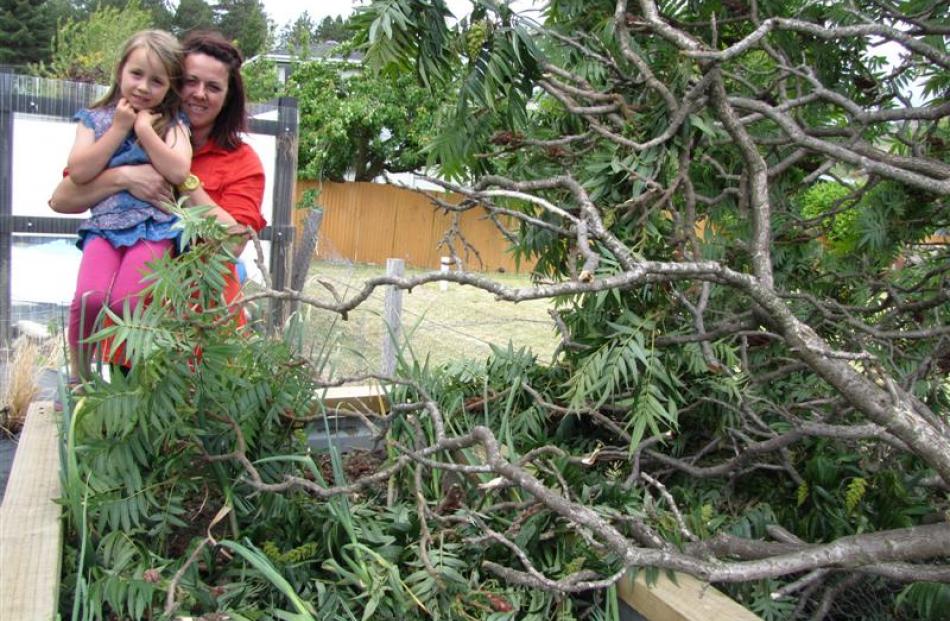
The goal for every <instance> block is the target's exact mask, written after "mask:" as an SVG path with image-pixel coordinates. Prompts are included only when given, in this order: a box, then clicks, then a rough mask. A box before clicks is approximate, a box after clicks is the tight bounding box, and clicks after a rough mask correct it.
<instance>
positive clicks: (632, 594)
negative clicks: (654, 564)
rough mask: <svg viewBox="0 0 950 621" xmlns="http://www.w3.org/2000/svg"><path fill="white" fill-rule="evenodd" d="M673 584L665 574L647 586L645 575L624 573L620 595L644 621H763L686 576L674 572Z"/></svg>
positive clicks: (716, 591) (717, 592)
mask: <svg viewBox="0 0 950 621" xmlns="http://www.w3.org/2000/svg"><path fill="white" fill-rule="evenodd" d="M675 577H676V583H675V584H674V583H673V581H672V580H670V579H669V578H668V577H667V576H666V573H665V572H663V573H661V574H660V578H659V579H658V580H657V581H656V583H655V584H653V585H651V586H647V582H646V579H645V578H644V572H642V571H640V572H637V576H636V578H633V577H632V574H629V573H628V574H627V575H626V576H624V577H623V579H621V581H620V583H619V585H618V586H619V593H620V597H621V599H623V600H624V601H625V602H626V603H627V604H628V605H629V606H630V607H631V608H633V609H634V610H636V611H637V612H638V613H640V614H641V615H642V616H643V617H644V618H645V619H647V621H762V619H761V617H759V616H758V615H756V614H754V613H753V612H752V611H751V610H749V609H748V608H746V607H744V606H742V605H741V604H739V602H737V601H735V600H734V599H732V598H730V597H729V596H727V595H726V594H725V593H723V592H722V591H719V590H717V589H715V588H714V587H712V586H710V585H708V584H706V583H704V582H700V581H699V580H697V579H696V578H694V577H692V576H690V575H689V574H683V573H676V574H675Z"/></svg>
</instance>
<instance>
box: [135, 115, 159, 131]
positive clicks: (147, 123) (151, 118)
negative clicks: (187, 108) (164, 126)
mask: <svg viewBox="0 0 950 621" xmlns="http://www.w3.org/2000/svg"><path fill="white" fill-rule="evenodd" d="M161 116H162V115H161V114H158V113H157V112H156V113H153V112H152V111H151V110H139V111H138V113H137V114H136V116H135V133H136V134H138V135H140V136H141V135H142V133H143V132H146V131H149V130H150V129H151V128H152V123H154V122H155V121H157V120H158V119H159V118H160V117H161Z"/></svg>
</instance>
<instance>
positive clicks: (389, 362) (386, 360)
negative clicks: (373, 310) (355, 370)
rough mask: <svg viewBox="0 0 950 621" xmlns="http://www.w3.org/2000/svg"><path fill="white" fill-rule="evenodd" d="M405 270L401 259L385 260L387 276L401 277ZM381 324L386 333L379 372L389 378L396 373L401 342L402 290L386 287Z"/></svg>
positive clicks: (404, 263)
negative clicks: (397, 352)
mask: <svg viewBox="0 0 950 621" xmlns="http://www.w3.org/2000/svg"><path fill="white" fill-rule="evenodd" d="M405 268H406V262H405V261H403V260H402V259H386V275H387V276H396V277H402V275H403V273H404V272H405ZM383 323H384V326H385V328H386V331H385V332H384V333H383V359H382V368H381V369H380V372H381V373H382V374H383V375H390V376H391V375H393V373H394V372H395V371H396V351H397V350H398V349H399V342H400V341H401V340H402V289H397V288H396V287H386V298H385V303H384V305H383Z"/></svg>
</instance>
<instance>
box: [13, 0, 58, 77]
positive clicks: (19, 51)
mask: <svg viewBox="0 0 950 621" xmlns="http://www.w3.org/2000/svg"><path fill="white" fill-rule="evenodd" d="M56 18H57V15H56V13H55V10H54V6H53V3H51V2H49V1H48V0H2V1H0V65H25V64H26V63H31V62H34V63H35V62H43V61H47V60H49V57H50V40H51V39H52V37H53V32H54V29H55V26H56Z"/></svg>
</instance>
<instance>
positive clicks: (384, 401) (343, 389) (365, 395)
mask: <svg viewBox="0 0 950 621" xmlns="http://www.w3.org/2000/svg"><path fill="white" fill-rule="evenodd" d="M317 395H318V396H319V397H320V398H321V399H322V400H323V407H325V408H326V411H327V413H328V414H333V413H337V412H346V411H351V412H352V411H355V410H359V411H360V412H372V413H374V414H379V415H380V416H385V415H386V412H388V411H389V397H388V396H387V395H386V391H385V390H384V389H383V387H382V386H380V385H379V384H356V385H352V386H334V387H332V388H327V389H325V390H320V391H318V392H317Z"/></svg>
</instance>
